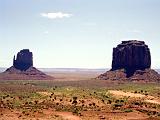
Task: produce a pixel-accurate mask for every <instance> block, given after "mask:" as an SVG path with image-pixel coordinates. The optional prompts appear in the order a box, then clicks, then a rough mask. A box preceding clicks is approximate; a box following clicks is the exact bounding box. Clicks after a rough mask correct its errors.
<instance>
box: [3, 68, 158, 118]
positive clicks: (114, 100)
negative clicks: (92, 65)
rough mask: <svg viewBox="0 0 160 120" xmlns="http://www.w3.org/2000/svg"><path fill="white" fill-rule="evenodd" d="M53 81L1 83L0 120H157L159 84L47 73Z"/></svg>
mask: <svg viewBox="0 0 160 120" xmlns="http://www.w3.org/2000/svg"><path fill="white" fill-rule="evenodd" d="M47 74H49V75H52V76H54V77H55V80H29V81H28V80H10V81H7V80H5V81H4V80H3V81H2V80H1V81H0V120H158V119H160V84H159V83H143V82H141V83H131V82H127V83H126V82H125V83H124V82H118V81H105V80H96V79H94V78H95V77H97V76H98V75H99V74H101V72H99V71H97V72H96V71H91V72H89V71H88V72H86V71H85V72H79V71H76V72H75V71H74V72H53V73H51V72H49V73H47Z"/></svg>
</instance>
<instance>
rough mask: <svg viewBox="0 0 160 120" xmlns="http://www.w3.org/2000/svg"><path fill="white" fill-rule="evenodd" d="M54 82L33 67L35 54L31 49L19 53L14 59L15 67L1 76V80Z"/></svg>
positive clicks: (50, 77)
mask: <svg viewBox="0 0 160 120" xmlns="http://www.w3.org/2000/svg"><path fill="white" fill-rule="evenodd" d="M1 79H2V80H52V79H54V77H52V76H49V75H47V74H45V73H43V72H42V71H40V70H38V69H36V68H35V67H33V54H32V52H30V51H29V49H23V50H21V51H20V52H18V54H17V57H16V59H15V56H14V58H13V66H11V67H10V68H8V69H7V70H6V71H5V72H3V73H1V74H0V80H1Z"/></svg>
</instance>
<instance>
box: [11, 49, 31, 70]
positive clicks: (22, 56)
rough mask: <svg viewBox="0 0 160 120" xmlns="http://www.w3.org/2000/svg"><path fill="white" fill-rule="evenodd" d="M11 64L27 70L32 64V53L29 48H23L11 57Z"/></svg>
mask: <svg viewBox="0 0 160 120" xmlns="http://www.w3.org/2000/svg"><path fill="white" fill-rule="evenodd" d="M13 66H14V67H15V68H16V69H19V70H21V71H25V70H27V69H28V68H29V67H31V66H33V54H32V52H30V51H29V49H23V50H21V51H20V52H18V54H17V58H16V59H15V56H14V58H13Z"/></svg>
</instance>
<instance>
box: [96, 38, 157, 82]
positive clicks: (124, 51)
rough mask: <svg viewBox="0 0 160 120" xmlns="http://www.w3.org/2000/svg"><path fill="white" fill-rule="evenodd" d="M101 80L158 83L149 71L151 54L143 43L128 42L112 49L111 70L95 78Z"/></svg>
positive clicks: (154, 74) (155, 74)
mask: <svg viewBox="0 0 160 120" xmlns="http://www.w3.org/2000/svg"><path fill="white" fill-rule="evenodd" d="M97 78H98V79H102V80H122V81H125V80H126V81H148V82H153V81H154V82H155V81H160V75H159V74H158V73H157V72H156V71H154V70H153V69H151V53H150V49H149V47H148V45H146V44H145V42H144V41H137V40H129V41H122V43H121V44H119V45H117V47H115V48H113V55H112V68H111V70H109V71H107V72H106V73H104V74H101V75H99V76H98V77H97Z"/></svg>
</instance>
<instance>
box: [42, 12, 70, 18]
mask: <svg viewBox="0 0 160 120" xmlns="http://www.w3.org/2000/svg"><path fill="white" fill-rule="evenodd" d="M41 16H42V17H46V18H49V19H57V18H69V17H71V16H72V14H69V13H62V12H48V13H41Z"/></svg>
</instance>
